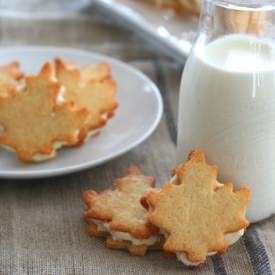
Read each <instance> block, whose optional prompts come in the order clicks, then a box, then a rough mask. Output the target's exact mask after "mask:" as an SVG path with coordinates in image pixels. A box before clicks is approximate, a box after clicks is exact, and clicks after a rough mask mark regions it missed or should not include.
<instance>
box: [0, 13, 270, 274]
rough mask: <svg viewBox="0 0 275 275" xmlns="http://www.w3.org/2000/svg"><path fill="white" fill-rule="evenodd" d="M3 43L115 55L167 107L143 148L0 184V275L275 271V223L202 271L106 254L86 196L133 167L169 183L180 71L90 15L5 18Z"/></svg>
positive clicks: (151, 256)
mask: <svg viewBox="0 0 275 275" xmlns="http://www.w3.org/2000/svg"><path fill="white" fill-rule="evenodd" d="M0 38H1V45H2V46H9V45H33V44H36V45H58V46H59V45H60V46H67V47H77V48H82V49H86V50H91V51H96V52H100V53H103V54H108V55H111V56H114V57H116V58H118V59H121V60H123V61H125V62H126V63H128V64H130V65H132V66H134V67H136V68H138V69H140V70H141V71H143V72H144V73H145V74H147V75H148V76H149V77H150V78H151V79H152V80H153V81H155V82H156V84H157V85H158V87H159V88H160V90H161V94H162V96H163V100H164V106H165V110H164V116H163V118H162V120H161V123H160V125H159V127H158V128H157V130H156V131H155V133H154V134H153V135H152V136H151V137H150V138H149V139H148V140H147V141H146V142H144V143H143V144H142V145H140V146H138V147H137V148H135V149H134V150H132V151H131V152H129V153H127V154H125V155H123V156H122V157H119V158H117V159H115V160H112V161H110V162H108V163H106V164H104V165H101V166H100V167H96V168H91V169H88V170H86V171H83V172H79V173H76V174H72V175H67V176H61V177H56V178H49V179H38V180H24V181H19V180H18V181H16V180H0V274H18V275H19V274H20V275H22V274H53V275H55V274H56V275H57V274H58V275H59V274H100V275H101V274H103V275H105V274H254V273H255V274H261V275H264V274H272V272H274V271H275V232H274V231H275V217H273V218H271V219H268V220H267V221H264V222H262V223H259V224H257V225H255V226H251V227H250V228H249V229H248V231H247V232H246V234H245V236H244V237H243V238H242V239H241V240H240V241H239V242H238V243H236V244H235V245H233V246H232V247H231V248H230V249H229V251H228V253H227V254H226V255H225V256H222V257H221V256H214V257H211V258H209V259H208V260H207V262H206V263H205V264H203V265H201V266H200V267H198V268H187V267H184V266H183V265H182V264H180V263H179V262H177V261H175V260H164V259H163V258H162V256H161V253H160V252H150V253H148V255H146V257H133V256H130V255H129V254H128V253H127V252H124V251H113V250H109V249H106V248H105V245H104V241H103V240H102V239H91V238H89V237H88V235H87V233H86V227H85V223H84V221H83V218H82V215H83V209H84V204H83V201H82V192H83V191H84V190H87V189H90V188H93V189H96V190H97V191H100V190H103V189H105V188H107V187H110V186H111V184H112V181H113V179H114V178H116V177H120V176H122V175H124V173H125V172H126V170H127V166H128V165H130V164H135V165H138V166H140V168H141V169H142V170H143V172H144V173H145V174H147V175H152V176H155V177H156V178H157V180H158V183H159V184H160V183H163V182H164V181H166V180H168V178H169V171H170V170H171V169H172V168H173V167H174V165H175V144H176V118H177V102H178V91H179V82H180V77H181V71H182V67H181V65H179V64H178V63H177V62H175V61H173V60H171V59H169V58H167V57H164V56H162V54H161V53H159V52H157V51H156V49H154V48H150V46H148V45H147V44H146V43H145V42H144V41H142V40H141V39H140V38H138V37H137V36H135V34H134V33H132V32H131V31H129V30H126V29H123V28H122V27H119V26H117V25H115V24H114V23H113V22H111V21H110V20H109V19H106V16H104V17H103V16H100V15H99V14H98V12H96V11H94V10H93V8H90V9H89V10H88V11H86V12H85V13H84V14H83V15H80V16H69V17H64V18H63V19H60V18H59V19H58V18H56V17H53V18H51V19H47V18H43V17H41V18H39V16H36V18H33V19H28V16H25V15H24V16H22V17H21V18H18V17H15V16H13V15H7V14H0ZM259 184H260V183H259ZM274 199H275V198H274Z"/></svg>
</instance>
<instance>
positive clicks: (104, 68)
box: [63, 61, 111, 81]
mask: <svg viewBox="0 0 275 275" xmlns="http://www.w3.org/2000/svg"><path fill="white" fill-rule="evenodd" d="M63 63H64V64H65V65H66V67H67V69H69V70H73V69H78V67H77V65H76V63H75V62H74V61H63ZM79 71H80V77H81V79H82V80H83V81H90V80H95V79H102V78H105V77H107V76H111V67H110V65H109V64H108V63H107V62H100V63H98V64H89V65H86V66H83V67H81V68H79Z"/></svg>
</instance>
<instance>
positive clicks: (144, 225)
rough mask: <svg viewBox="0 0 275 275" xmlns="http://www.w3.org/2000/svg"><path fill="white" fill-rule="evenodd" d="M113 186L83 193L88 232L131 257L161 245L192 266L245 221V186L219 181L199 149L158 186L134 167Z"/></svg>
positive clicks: (221, 249) (219, 248)
mask: <svg viewBox="0 0 275 275" xmlns="http://www.w3.org/2000/svg"><path fill="white" fill-rule="evenodd" d="M115 186H116V188H115V189H114V190H106V191H104V192H102V193H99V194H98V193H96V192H95V191H86V192H85V193H84V201H85V202H86V204H87V209H86V211H85V218H86V220H87V222H88V232H89V234H90V235H91V236H96V237H104V238H106V244H107V247H109V248H115V249H127V250H128V251H129V252H130V253H131V254H133V255H144V254H145V253H146V251H147V250H148V249H149V250H150V249H157V250H159V249H163V251H164V255H166V256H169V257H171V256H173V257H175V258H177V259H178V260H179V261H181V262H182V263H184V264H185V265H188V266H197V265H199V264H201V263H203V262H204V261H205V260H206V257H207V256H211V255H214V254H222V253H225V252H226V250H227V248H228V246H229V245H231V244H233V243H235V242H236V241H237V240H238V239H239V238H240V237H241V236H242V235H243V234H244V231H245V229H246V228H247V227H248V225H249V221H248V220H247V219H246V218H245V212H246V209H247V206H248V202H249V200H250V197H251V191H250V189H249V188H247V187H243V188H240V189H238V190H236V191H234V190H233V185H232V183H226V184H221V183H219V182H218V181H217V167H216V166H213V165H208V164H207V162H206V159H205V155H204V153H203V152H202V151H200V150H197V151H193V152H192V153H191V154H190V156H189V159H188V161H187V163H185V164H181V165H179V166H178V167H177V168H176V169H175V170H174V172H173V174H172V178H171V180H170V181H169V182H167V183H165V184H164V185H163V186H162V187H161V188H160V189H157V188H155V186H154V180H153V179H152V178H151V177H146V176H144V175H142V174H141V172H140V171H139V169H138V168H136V167H130V168H129V172H128V175H127V176H126V177H124V178H122V179H118V180H116V181H115Z"/></svg>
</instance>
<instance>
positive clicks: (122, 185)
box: [84, 166, 161, 255]
mask: <svg viewBox="0 0 275 275" xmlns="http://www.w3.org/2000/svg"><path fill="white" fill-rule="evenodd" d="M154 182H155V181H154V179H153V178H151V177H147V176H144V175H142V174H141V172H140V170H139V169H138V168H137V167H134V166H131V167H130V168H129V170H128V174H127V176H126V177H124V178H120V179H117V180H115V187H116V188H115V189H114V190H106V191H104V192H102V193H99V194H98V193H96V192H95V191H86V192H84V201H85V203H86V204H87V209H86V211H85V218H86V220H87V222H88V231H89V234H90V235H91V236H97V237H100V236H101V237H105V238H106V244H107V247H109V248H114V249H127V250H128V251H129V252H130V253H131V254H133V255H144V254H145V253H146V251H147V250H148V249H160V248H161V242H160V239H161V238H160V236H159V232H158V230H156V228H155V227H154V226H152V225H150V224H149V223H148V221H147V216H148V210H147V209H145V208H144V207H143V206H142V205H141V202H140V200H141V198H142V197H144V196H146V194H147V193H148V192H149V191H153V190H155V189H154V185H155V183H154Z"/></svg>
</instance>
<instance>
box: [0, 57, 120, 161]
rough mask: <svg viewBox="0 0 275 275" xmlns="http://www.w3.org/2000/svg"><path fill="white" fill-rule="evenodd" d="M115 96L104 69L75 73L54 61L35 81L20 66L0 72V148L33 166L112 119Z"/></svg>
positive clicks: (86, 68)
mask: <svg viewBox="0 0 275 275" xmlns="http://www.w3.org/2000/svg"><path fill="white" fill-rule="evenodd" d="M115 91H116V83H115V81H114V80H113V78H112V76H111V74H110V66H109V65H108V64H107V63H100V64H96V65H87V66H84V67H82V68H78V67H77V66H76V64H75V63H74V62H72V61H70V62H64V61H63V60H61V59H56V60H55V61H54V63H53V64H51V63H46V64H44V65H43V67H42V69H41V70H40V72H39V73H38V74H37V75H34V76H24V74H23V73H22V72H21V71H20V69H19V63H18V62H12V63H10V64H8V65H5V66H2V67H0V126H1V127H0V146H2V147H5V148H7V149H10V150H12V151H14V152H15V153H16V155H17V156H18V158H19V159H21V160H22V161H25V162H35V161H44V160H47V159H50V158H53V157H55V156H56V150H57V149H59V148H61V147H64V146H77V145H81V144H82V143H83V142H85V141H86V140H87V139H88V138H89V137H90V136H92V135H95V134H97V133H98V132H99V130H100V129H101V128H102V127H103V126H104V125H105V124H106V122H107V121H108V120H109V119H110V118H111V117H112V116H113V115H114V111H115V109H116V108H117V106H118V104H117V101H116V99H115V98H114V96H115Z"/></svg>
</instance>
